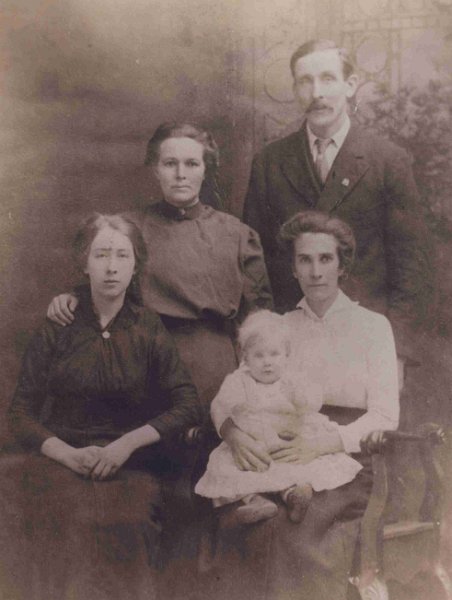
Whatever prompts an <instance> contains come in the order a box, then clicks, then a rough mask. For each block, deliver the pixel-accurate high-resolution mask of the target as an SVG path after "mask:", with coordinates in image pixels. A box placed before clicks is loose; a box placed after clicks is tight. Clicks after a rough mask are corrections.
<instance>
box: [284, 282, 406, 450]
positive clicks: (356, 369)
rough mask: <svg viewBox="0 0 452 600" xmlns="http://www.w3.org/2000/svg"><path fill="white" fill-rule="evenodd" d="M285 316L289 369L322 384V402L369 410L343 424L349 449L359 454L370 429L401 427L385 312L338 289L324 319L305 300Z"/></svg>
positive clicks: (394, 359) (341, 430) (391, 338)
mask: <svg viewBox="0 0 452 600" xmlns="http://www.w3.org/2000/svg"><path fill="white" fill-rule="evenodd" d="M284 318H285V319H286V323H287V325H288V328H289V332H290V338H291V353H290V358H289V363H290V368H291V369H293V370H295V371H296V372H297V373H299V374H303V375H304V377H305V378H306V379H308V380H311V381H312V382H313V383H316V384H319V385H321V386H322V387H323V404H324V405H331V406H341V407H349V408H359V409H364V410H366V411H367V412H366V413H365V414H364V415H363V416H361V417H359V418H358V419H357V420H355V421H354V422H352V423H350V424H349V425H344V426H340V427H339V433H340V436H341V439H342V442H343V445H344V449H345V451H346V452H349V453H350V452H359V451H360V445H359V442H360V440H361V438H362V437H363V436H364V435H366V434H368V433H370V432H371V431H374V430H376V429H396V428H397V425H398V421H399V390H398V380H397V357H396V351H395V343H394V336H393V333H392V328H391V325H390V323H389V321H388V319H387V318H386V317H385V316H383V315H381V314H379V313H376V312H373V311H370V310H367V309H366V308H363V307H362V306H359V304H358V303H357V302H353V301H352V300H350V299H349V298H348V297H347V296H346V295H345V294H344V293H343V292H341V291H339V293H338V296H337V298H336V300H335V301H334V303H333V304H332V306H331V307H330V308H329V309H328V311H327V312H326V314H325V315H324V316H323V317H321V318H320V317H318V316H317V315H316V314H315V313H314V312H313V311H312V310H311V309H310V307H309V305H308V303H307V301H306V298H303V300H301V302H300V303H299V304H298V306H297V310H295V311H292V312H289V313H287V314H286V315H285V316H284Z"/></svg>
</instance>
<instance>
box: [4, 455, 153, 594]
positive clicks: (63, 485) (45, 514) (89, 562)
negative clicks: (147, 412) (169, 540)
mask: <svg viewBox="0 0 452 600" xmlns="http://www.w3.org/2000/svg"><path fill="white" fill-rule="evenodd" d="M0 482H1V483H0V521H1V524H0V597H1V598H2V600H153V599H154V598H156V586H157V582H156V574H157V561H158V556H159V543H160V530H161V524H160V518H159V510H160V508H159V507H160V484H159V482H158V480H157V479H156V478H155V477H153V476H152V475H150V474H149V473H145V472H144V471H140V470H137V469H126V468H124V469H122V470H120V471H119V472H118V474H117V476H116V477H115V478H114V479H112V480H109V481H102V482H100V481H98V482H96V481H91V480H87V479H83V478H82V477H80V476H78V475H77V474H75V473H73V472H72V471H70V470H69V469H67V468H65V467H63V466H61V465H59V464H58V463H56V462H54V461H52V460H50V459H48V458H46V457H43V456H36V455H31V454H9V455H3V456H2V457H1V459H0Z"/></svg>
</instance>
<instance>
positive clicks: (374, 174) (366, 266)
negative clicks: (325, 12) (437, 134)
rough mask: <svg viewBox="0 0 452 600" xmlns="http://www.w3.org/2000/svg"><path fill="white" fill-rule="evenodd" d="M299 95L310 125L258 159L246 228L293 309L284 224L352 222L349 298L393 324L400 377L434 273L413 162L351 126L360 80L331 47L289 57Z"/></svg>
mask: <svg viewBox="0 0 452 600" xmlns="http://www.w3.org/2000/svg"><path fill="white" fill-rule="evenodd" d="M290 68H291V71H292V76H293V90H294V95H295V98H296V99H297V101H298V102H299V105H300V108H301V110H302V111H303V113H304V115H305V121H304V124H303V126H302V128H301V130H300V131H297V132H296V133H293V134H291V135H289V136H288V137H285V138H283V139H281V140H278V141H276V142H273V143H271V144H270V145H268V146H267V147H265V148H264V149H263V150H262V152H260V153H259V154H258V155H257V156H256V157H255V159H254V162H253V166H252V171H251V178H250V183H249V188H248V193H247V195H246V199H245V205H244V221H245V222H246V223H247V224H248V225H250V226H251V227H253V228H254V229H256V230H257V231H258V233H259V234H260V236H261V240H262V244H263V247H264V252H265V256H266V262H267V267H268V271H269V275H270V281H271V283H272V287H273V294H274V298H275V303H276V306H277V308H278V309H279V310H281V311H285V310H288V309H293V308H294V307H295V305H296V303H297V301H298V300H299V288H298V286H297V283H296V281H295V279H294V277H293V275H292V273H291V267H290V265H291V260H292V258H291V257H290V256H287V255H286V254H285V252H284V251H283V250H282V249H281V248H280V247H279V245H278V242H277V236H278V231H279V228H280V226H281V224H282V223H284V222H285V221H286V220H287V219H288V218H289V217H291V216H292V215H294V214H295V213H297V212H299V211H301V210H309V209H313V210H320V211H327V212H330V213H332V214H333V215H337V216H338V217H340V218H342V219H344V220H346V221H348V223H349V224H350V225H351V226H352V227H353V230H354V232H355V235H356V239H357V257H356V258H357V260H356V263H355V264H356V267H355V269H354V272H353V274H352V276H351V277H350V278H349V279H348V280H347V281H345V282H344V285H343V286H342V287H343V289H344V291H345V292H346V293H347V294H348V295H349V296H351V298H353V299H356V300H359V301H360V302H361V304H363V305H364V306H365V307H368V308H371V309H373V310H377V311H379V312H382V313H384V314H386V315H387V316H388V317H389V319H390V321H391V323H392V326H393V329H394V334H395V337H396V344H397V352H398V355H399V358H400V361H399V366H400V367H402V366H403V364H404V362H405V361H406V360H407V359H410V358H414V357H413V350H412V347H413V335H414V332H415V329H416V326H417V325H419V324H420V323H421V322H422V321H423V320H424V319H425V316H426V313H427V310H428V307H429V304H430V302H431V296H432V287H433V286H432V272H431V268H430V266H429V263H430V258H431V256H430V250H429V248H428V243H427V234H426V228H425V225H424V223H423V220H422V210H421V207H420V205H419V196H418V192H417V189H416V185H415V182H414V178H413V173H412V169H411V165H410V161H409V159H408V156H407V155H406V154H405V152H404V151H403V150H402V149H401V148H398V147H397V146H395V145H394V144H392V143H390V142H388V141H386V140H384V139H382V138H380V137H377V136H376V135H374V134H372V133H370V132H368V131H365V130H363V129H362V128H360V127H359V126H358V125H356V124H355V123H351V121H350V118H349V115H348V101H349V100H350V99H351V98H353V96H354V94H355V92H356V89H357V86H358V77H357V75H356V73H355V68H354V65H353V62H352V61H351V59H350V56H349V55H348V54H347V52H346V51H345V50H343V49H340V48H338V47H337V46H336V45H335V44H334V42H331V41H328V40H317V41H311V42H307V43H306V44H303V45H302V46H300V48H298V49H297V50H296V51H295V52H294V54H293V55H292V57H291V60H290Z"/></svg>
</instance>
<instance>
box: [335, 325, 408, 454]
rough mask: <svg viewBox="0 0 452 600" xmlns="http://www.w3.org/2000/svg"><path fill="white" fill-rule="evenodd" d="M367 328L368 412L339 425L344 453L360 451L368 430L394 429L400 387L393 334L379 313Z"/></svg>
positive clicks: (396, 424) (397, 416)
mask: <svg viewBox="0 0 452 600" xmlns="http://www.w3.org/2000/svg"><path fill="white" fill-rule="evenodd" d="M378 317H379V318H378V319H377V320H376V321H375V322H374V323H373V325H372V326H371V328H370V330H369V331H368V339H369V344H368V347H367V351H366V362H367V374H368V386H367V412H366V413H365V414H364V415H363V416H362V417H360V418H359V419H357V420H356V421H354V422H353V423H350V424H349V425H343V426H339V434H340V436H341V439H342V443H343V445H344V450H345V451H346V452H347V453H352V452H360V445H359V443H360V441H361V439H362V438H363V436H365V435H367V434H369V433H370V432H372V431H374V430H377V429H382V430H386V429H389V430H394V429H397V426H398V424H399V411H400V409H399V386H398V373H397V356H396V349H395V343H394V335H393V333H392V329H391V325H390V324H389V321H388V320H387V319H386V317H383V316H382V315H378Z"/></svg>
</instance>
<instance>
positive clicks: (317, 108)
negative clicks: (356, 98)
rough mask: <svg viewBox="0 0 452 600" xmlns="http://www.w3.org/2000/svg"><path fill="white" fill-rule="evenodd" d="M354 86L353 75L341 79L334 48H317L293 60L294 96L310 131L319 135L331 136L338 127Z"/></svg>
mask: <svg viewBox="0 0 452 600" xmlns="http://www.w3.org/2000/svg"><path fill="white" fill-rule="evenodd" d="M357 85H358V79H357V76H356V75H350V77H348V78H347V79H344V73H343V69H342V61H341V58H340V56H339V53H338V51H337V50H335V49H330V50H317V51H315V52H312V53H311V54H307V55H306V56H302V57H301V58H299V59H298V60H297V62H296V63H295V69H294V83H293V89H294V94H295V98H296V99H297V100H298V102H299V103H300V106H301V109H302V111H303V112H304V113H305V115H306V119H307V121H308V124H309V127H310V128H311V130H312V132H313V133H314V134H315V135H317V136H319V137H322V138H328V137H331V136H332V135H334V134H335V133H336V132H337V131H338V130H339V129H340V128H341V126H342V124H343V123H344V120H345V118H346V114H347V99H348V98H351V97H352V96H353V95H354V93H355V91H356V88H357Z"/></svg>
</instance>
